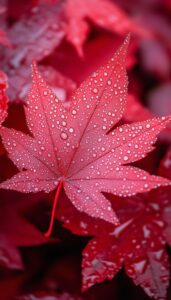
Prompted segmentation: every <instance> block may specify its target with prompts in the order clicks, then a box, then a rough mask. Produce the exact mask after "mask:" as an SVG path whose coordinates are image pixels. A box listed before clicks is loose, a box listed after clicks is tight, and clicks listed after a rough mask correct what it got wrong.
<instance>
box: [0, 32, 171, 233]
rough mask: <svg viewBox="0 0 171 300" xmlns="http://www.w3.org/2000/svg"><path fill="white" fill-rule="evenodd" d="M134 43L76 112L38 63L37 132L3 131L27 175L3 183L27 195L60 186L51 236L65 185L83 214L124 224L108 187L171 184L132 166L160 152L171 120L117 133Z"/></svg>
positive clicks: (88, 89)
mask: <svg viewBox="0 0 171 300" xmlns="http://www.w3.org/2000/svg"><path fill="white" fill-rule="evenodd" d="M127 46H128V38H127V39H126V40H125V42H124V44H123V46H122V47H121V48H120V49H119V50H118V51H117V52H116V54H115V55H114V57H112V58H111V59H110V60H109V62H108V63H107V64H106V65H105V66H103V67H101V68H100V69H99V70H97V71H96V72H94V73H93V74H92V75H91V76H90V77H88V78H87V80H85V81H84V82H83V83H82V85H81V86H80V87H79V88H78V89H77V91H76V92H75V94H74V95H73V97H72V100H71V106H70V109H69V110H67V109H66V108H65V107H64V106H63V104H62V103H61V101H59V100H58V99H57V98H56V97H55V95H54V94H53V93H52V91H51V90H50V88H49V87H48V85H47V84H46V82H45V81H44V80H43V78H42V77H41V75H40V74H39V73H38V70H37V68H36V65H35V64H33V85H32V89H31V91H30V93H29V96H28V102H27V104H28V105H27V107H26V108H25V113H26V119H27V124H28V128H29V130H30V133H31V135H26V134H23V133H22V132H19V131H16V130H13V129H8V128H5V127H3V128H1V136H2V140H3V143H4V146H5V147H6V149H7V151H8V154H9V157H10V159H12V160H13V162H14V163H15V165H16V166H17V167H18V169H19V171H20V172H19V173H18V174H16V175H15V176H13V177H12V178H10V179H9V180H7V181H5V182H3V183H1V185H0V187H1V188H5V189H12V190H17V191H20V192H24V193H30V192H33V193H36V192H38V191H45V192H46V193H48V192H50V191H51V190H54V189H55V188H57V191H56V196H55V200H54V205H53V210H52V217H51V223H50V227H49V230H48V232H47V234H46V235H47V236H49V235H50V233H51V230H52V225H53V219H54V215H55V209H56V204H57V200H58V197H59V193H60V190H61V188H62V186H63V187H64V190H65V192H66V194H67V195H68V197H69V199H70V200H71V201H72V203H73V204H74V206H75V207H76V208H77V209H78V210H79V211H84V212H86V213H87V214H89V215H91V216H93V217H98V218H101V219H104V220H106V221H108V222H111V223H113V224H116V223H117V222H118V219H117V217H116V215H115V213H114V211H113V210H112V209H111V204H110V202H109V201H108V200H107V199H106V197H104V195H103V194H102V193H101V192H102V191H103V192H108V193H114V194H116V195H120V196H130V195H134V194H136V193H137V192H145V191H148V190H150V189H152V188H156V187H158V186H160V185H168V183H169V181H168V180H167V179H164V178H161V177H157V176H152V175H150V174H148V173H147V172H145V171H143V170H141V169H138V168H135V167H132V166H130V165H128V164H129V163H131V162H135V161H137V160H139V159H141V158H142V157H144V156H145V155H146V154H147V153H148V152H149V151H151V150H152V149H153V144H154V142H155V141H156V135H157V134H158V133H159V132H160V131H161V130H162V129H163V128H164V127H165V126H166V125H167V123H168V122H169V121H170V117H165V118H154V119H151V120H149V121H144V122H137V123H134V124H131V125H124V126H122V127H117V128H116V129H115V130H111V128H112V127H113V126H114V125H116V124H117V122H118V121H119V120H120V119H121V117H122V115H123V113H124V109H125V106H126V94H127V79H126V72H125V58H126V49H127Z"/></svg>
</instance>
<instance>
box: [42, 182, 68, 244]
mask: <svg viewBox="0 0 171 300" xmlns="http://www.w3.org/2000/svg"><path fill="white" fill-rule="evenodd" d="M62 185H63V181H62V180H61V181H59V184H58V187H57V190H56V194H55V199H54V202H53V206H52V212H51V218H50V223H49V228H48V230H47V231H46V232H45V233H44V236H45V237H46V238H49V237H50V235H51V233H52V229H53V224H54V219H55V212H56V206H57V203H58V200H59V194H60V191H61V188H62Z"/></svg>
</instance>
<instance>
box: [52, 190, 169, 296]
mask: <svg viewBox="0 0 171 300" xmlns="http://www.w3.org/2000/svg"><path fill="white" fill-rule="evenodd" d="M170 193H171V189H170V188H162V189H159V190H156V191H151V192H149V193H148V194H144V195H138V196H135V197H132V198H120V199H117V198H116V197H113V196H110V198H109V199H111V201H112V204H113V205H112V207H113V209H115V211H116V213H117V215H118V217H119V220H120V221H121V225H120V226H118V227H117V228H116V227H114V226H113V225H112V224H109V223H106V222H105V221H103V220H97V219H92V218H91V217H89V216H87V215H86V214H84V213H77V214H76V213H75V208H74V207H73V206H72V205H71V204H70V203H69V200H68V199H67V198H66V197H65V198H64V195H63V196H62V197H63V198H62V199H63V201H60V205H59V209H58V211H57V212H56V217H57V218H58V219H59V220H61V221H62V222H63V225H64V226H65V227H66V228H67V229H69V230H71V231H72V232H73V233H74V234H78V235H82V236H95V237H94V238H93V239H92V240H91V241H90V242H89V243H88V245H87V246H86V248H85V249H84V251H83V263H82V266H83V271H82V274H83V290H86V289H87V288H89V287H91V286H92V285H94V284H96V283H100V282H103V281H104V280H106V279H112V278H113V277H114V276H115V275H116V274H117V272H118V271H119V270H120V269H121V268H122V267H123V266H124V267H125V271H126V273H127V275H128V276H129V277H131V278H132V279H133V281H134V283H135V284H136V285H140V286H141V287H142V288H143V289H144V290H145V292H146V293H147V294H148V295H149V296H154V297H155V298H156V299H164V298H165V296H166V292H167V287H168V284H169V263H168V255H167V252H166V249H165V245H166V243H168V244H170V243H171V235H170V229H171V222H170V211H171V202H170Z"/></svg>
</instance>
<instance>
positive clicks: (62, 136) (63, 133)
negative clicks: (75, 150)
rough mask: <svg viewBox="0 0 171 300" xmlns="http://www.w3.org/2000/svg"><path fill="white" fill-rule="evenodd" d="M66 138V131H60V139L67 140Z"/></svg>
mask: <svg viewBox="0 0 171 300" xmlns="http://www.w3.org/2000/svg"><path fill="white" fill-rule="evenodd" d="M67 138H68V135H67V133H66V132H62V133H61V139H63V140H67Z"/></svg>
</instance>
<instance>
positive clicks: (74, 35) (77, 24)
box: [64, 0, 150, 56]
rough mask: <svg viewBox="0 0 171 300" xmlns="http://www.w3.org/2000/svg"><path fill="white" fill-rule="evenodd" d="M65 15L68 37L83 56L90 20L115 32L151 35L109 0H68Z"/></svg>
mask: <svg viewBox="0 0 171 300" xmlns="http://www.w3.org/2000/svg"><path fill="white" fill-rule="evenodd" d="M64 16H65V19H66V26H65V32H66V36H67V39H68V40H69V41H70V42H71V43H72V44H73V45H74V46H75V47H76V49H77V51H78V53H79V54H80V55H81V56H82V55H83V50H82V46H83V43H84V42H85V40H86V38H87V36H88V33H89V30H90V25H89V23H88V20H91V21H92V22H93V23H94V24H96V25H98V26H100V27H103V28H105V29H107V30H110V31H111V32H114V33H118V34H126V33H128V32H133V33H135V34H138V35H141V36H144V35H145V36H150V34H149V32H147V31H146V30H145V29H143V28H142V27H141V26H139V25H138V24H137V23H136V22H135V21H134V20H132V19H131V18H129V17H128V16H127V14H126V13H125V12H124V11H123V10H122V9H121V8H120V7H119V6H117V5H116V4H114V3H112V2H111V1H108V0H81V1H80V0H67V1H66V3H65V6H64ZM87 19H88V20H87Z"/></svg>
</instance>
